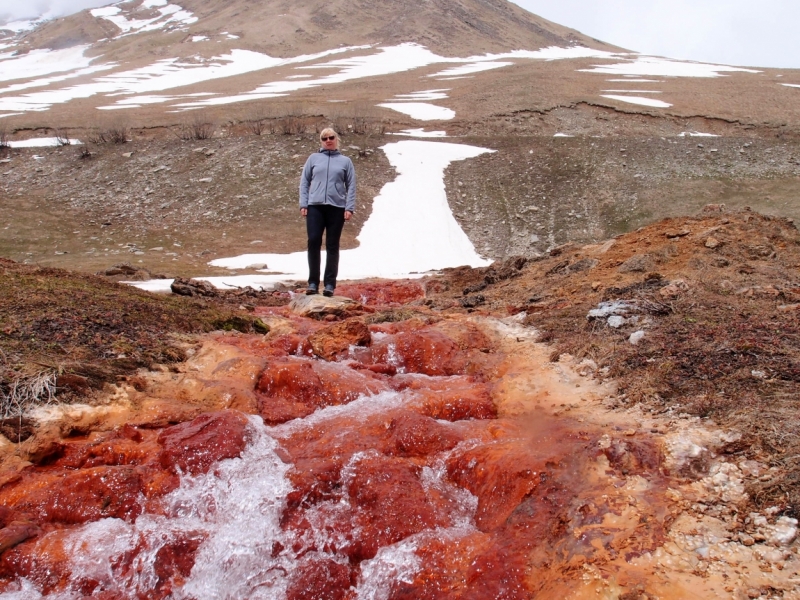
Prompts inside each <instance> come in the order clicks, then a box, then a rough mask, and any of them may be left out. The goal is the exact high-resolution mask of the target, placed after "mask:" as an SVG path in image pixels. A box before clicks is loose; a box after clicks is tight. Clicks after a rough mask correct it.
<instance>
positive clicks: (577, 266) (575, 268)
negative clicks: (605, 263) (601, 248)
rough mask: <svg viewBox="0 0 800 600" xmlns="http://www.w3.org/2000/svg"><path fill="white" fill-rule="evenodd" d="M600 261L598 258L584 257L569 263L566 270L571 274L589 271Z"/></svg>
mask: <svg viewBox="0 0 800 600" xmlns="http://www.w3.org/2000/svg"><path fill="white" fill-rule="evenodd" d="M599 263H600V261H599V260H597V259H596V258H582V259H580V260H579V261H576V262H574V263H572V264H569V265H567V267H566V268H565V269H564V272H565V273H567V274H570V273H580V272H581V271H588V270H590V269H594V268H595V267H596V266H597V265H598V264H599Z"/></svg>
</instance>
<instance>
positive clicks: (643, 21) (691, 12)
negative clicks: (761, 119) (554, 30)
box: [514, 0, 800, 68]
mask: <svg viewBox="0 0 800 600" xmlns="http://www.w3.org/2000/svg"><path fill="white" fill-rule="evenodd" d="M514 2H515V3H516V4H519V5H520V6H522V7H523V8H525V9H526V10H529V11H531V12H533V13H535V14H537V15H540V16H542V17H544V18H546V19H549V20H551V21H555V22H556V23H559V24H561V25H565V26H567V27H572V28H573V29H577V30H579V31H581V32H582V33H585V34H586V35H590V36H592V37H595V38H597V39H600V40H603V41H604V42H608V43H610V44H616V45H618V46H622V47H624V48H628V49H630V50H636V51H639V52H643V53H647V54H656V55H660V56H669V57H672V58H682V59H690V60H700V61H709V62H716V63H723V64H729V65H739V66H755V67H780V68H800V36H798V35H797V31H796V30H797V23H798V22H800V2H797V0H760V2H753V1H752V0H703V1H702V2H698V1H697V0H650V1H649V2H642V1H641V0H605V1H603V2H597V1H596V0H561V1H560V2H551V1H550V0H514Z"/></svg>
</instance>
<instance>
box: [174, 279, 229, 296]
mask: <svg viewBox="0 0 800 600" xmlns="http://www.w3.org/2000/svg"><path fill="white" fill-rule="evenodd" d="M169 288H170V289H171V290H172V293H173V294H177V295H179V296H218V295H219V290H217V288H215V287H214V286H213V285H211V284H210V283H209V282H207V281H201V280H199V279H184V278H183V277H176V278H175V279H174V280H173V282H172V284H171V285H170V286H169Z"/></svg>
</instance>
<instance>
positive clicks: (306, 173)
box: [300, 156, 313, 208]
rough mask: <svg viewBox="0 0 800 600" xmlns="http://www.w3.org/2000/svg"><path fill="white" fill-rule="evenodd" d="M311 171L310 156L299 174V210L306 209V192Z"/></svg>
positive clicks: (309, 184) (309, 182)
mask: <svg viewBox="0 0 800 600" xmlns="http://www.w3.org/2000/svg"><path fill="white" fill-rule="evenodd" d="M312 171H313V168H312V166H311V156H309V157H308V160H306V164H305V166H303V172H302V173H301V174H300V208H308V190H309V188H310V187H311V175H312Z"/></svg>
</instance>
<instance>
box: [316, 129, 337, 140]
mask: <svg viewBox="0 0 800 600" xmlns="http://www.w3.org/2000/svg"><path fill="white" fill-rule="evenodd" d="M330 134H333V135H334V136H335V137H337V138H338V137H339V134H338V133H336V132H335V131H334V130H333V129H331V128H330V127H326V128H325V129H323V130H322V131H320V132H319V137H320V139H322V138H324V137H325V136H329V135H330Z"/></svg>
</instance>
